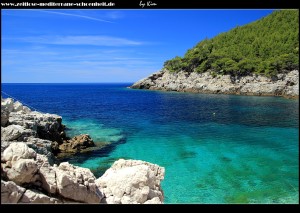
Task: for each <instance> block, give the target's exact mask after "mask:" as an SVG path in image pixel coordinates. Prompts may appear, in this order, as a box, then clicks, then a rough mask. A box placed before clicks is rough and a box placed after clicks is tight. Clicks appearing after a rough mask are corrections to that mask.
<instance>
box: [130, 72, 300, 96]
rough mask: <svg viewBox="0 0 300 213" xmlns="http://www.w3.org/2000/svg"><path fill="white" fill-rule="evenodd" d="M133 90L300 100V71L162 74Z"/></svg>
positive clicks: (151, 77)
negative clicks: (240, 75) (238, 74)
mask: <svg viewBox="0 0 300 213" xmlns="http://www.w3.org/2000/svg"><path fill="white" fill-rule="evenodd" d="M130 88H132V89H149V90H163V91H177V92H193V93H212V94H234V95H256V96H283V97H285V98H293V99H297V98H299V71H298V70H293V71H291V72H288V73H285V74H278V75H277V76H275V77H273V78H268V77H265V76H259V75H251V76H242V77H237V76H235V77H234V76H230V75H222V76H221V75H217V76H214V75H212V74H211V73H210V72H205V73H196V72H192V73H188V72H184V71H181V72H178V73H172V72H169V71H168V70H165V69H163V70H161V71H159V72H156V73H154V74H152V75H150V76H149V77H147V78H144V79H142V80H140V81H138V82H136V83H134V84H133V85H132V86H130Z"/></svg>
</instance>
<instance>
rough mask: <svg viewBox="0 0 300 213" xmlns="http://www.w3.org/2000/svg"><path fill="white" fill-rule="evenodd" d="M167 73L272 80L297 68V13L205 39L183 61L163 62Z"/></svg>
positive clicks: (275, 14) (288, 12)
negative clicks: (257, 76)
mask: <svg viewBox="0 0 300 213" xmlns="http://www.w3.org/2000/svg"><path fill="white" fill-rule="evenodd" d="M164 67H165V68H166V69H168V70H169V71H171V72H178V71H181V70H183V71H187V72H200V73H202V72H206V71H211V73H212V74H213V75H217V74H221V75H223V74H231V75H240V76H243V75H248V74H250V73H256V74H262V75H266V76H273V75H276V74H278V73H282V72H286V71H290V70H293V69H298V68H299V10H280V11H274V12H273V13H272V14H270V15H268V16H266V17H264V18H262V19H260V20H258V21H255V22H253V23H250V24H247V25H245V26H242V27H236V28H234V29H232V30H230V31H229V32H226V33H221V34H219V35H218V36H216V37H214V38H212V39H205V40H203V41H201V42H200V43H198V44H197V45H196V46H195V47H194V48H192V49H189V50H188V51H187V52H186V54H185V55H184V57H178V56H177V57H175V58H173V59H172V60H168V61H166V62H165V64H164Z"/></svg>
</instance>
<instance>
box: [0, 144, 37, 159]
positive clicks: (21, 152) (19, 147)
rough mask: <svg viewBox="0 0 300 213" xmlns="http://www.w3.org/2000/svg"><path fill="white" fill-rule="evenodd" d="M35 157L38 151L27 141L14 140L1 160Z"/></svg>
mask: <svg viewBox="0 0 300 213" xmlns="http://www.w3.org/2000/svg"><path fill="white" fill-rule="evenodd" d="M35 157H36V152H35V151H34V150H33V149H31V148H29V147H28V146H27V145H26V144H25V143H23V142H13V143H11V144H10V145H9V146H8V147H7V148H6V149H5V150H4V152H3V156H2V159H1V160H4V161H17V160H19V159H33V158H35Z"/></svg>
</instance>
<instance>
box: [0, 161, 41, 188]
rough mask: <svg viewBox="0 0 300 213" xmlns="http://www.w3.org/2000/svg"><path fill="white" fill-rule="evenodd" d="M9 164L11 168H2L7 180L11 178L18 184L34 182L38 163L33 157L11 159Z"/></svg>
mask: <svg viewBox="0 0 300 213" xmlns="http://www.w3.org/2000/svg"><path fill="white" fill-rule="evenodd" d="M11 165H12V167H11V168H9V167H4V168H3V170H4V172H5V173H6V176H7V178H8V179H9V180H12V181H14V182H15V183H17V184H19V185H22V184H24V183H30V182H34V180H35V178H34V176H35V173H36V172H37V171H38V165H37V163H36V162H35V161H34V160H33V159H19V160H17V161H13V162H12V164H11Z"/></svg>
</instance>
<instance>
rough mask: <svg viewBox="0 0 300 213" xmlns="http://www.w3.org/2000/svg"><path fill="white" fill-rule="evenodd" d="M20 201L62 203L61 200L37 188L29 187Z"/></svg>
mask: <svg viewBox="0 0 300 213" xmlns="http://www.w3.org/2000/svg"><path fill="white" fill-rule="evenodd" d="M19 203H61V201H60V200H58V199H56V198H53V197H49V196H47V195H44V194H43V193H41V192H39V191H37V190H33V189H32V190H30V189H27V190H26V192H25V193H24V194H23V196H22V199H21V200H20V201H19Z"/></svg>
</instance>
